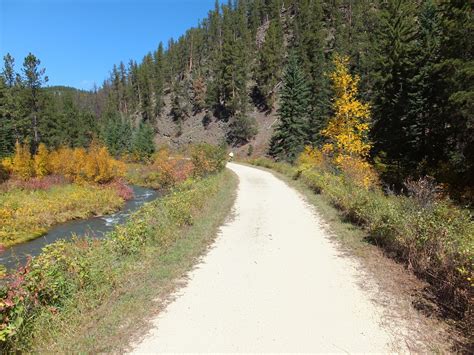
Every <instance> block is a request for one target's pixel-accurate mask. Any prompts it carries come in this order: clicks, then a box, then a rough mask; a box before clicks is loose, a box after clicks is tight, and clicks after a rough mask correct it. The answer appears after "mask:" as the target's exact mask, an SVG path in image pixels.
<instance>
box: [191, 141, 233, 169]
mask: <svg viewBox="0 0 474 355" xmlns="http://www.w3.org/2000/svg"><path fill="white" fill-rule="evenodd" d="M191 161H192V163H193V165H194V175H195V176H199V177H203V176H207V175H209V174H212V173H216V172H219V171H221V170H223V169H224V168H225V165H226V163H227V154H226V151H225V149H223V148H222V147H217V146H214V145H211V144H207V143H202V144H198V145H196V146H194V147H192V148H191Z"/></svg>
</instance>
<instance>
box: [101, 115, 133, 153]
mask: <svg viewBox="0 0 474 355" xmlns="http://www.w3.org/2000/svg"><path fill="white" fill-rule="evenodd" d="M105 122H106V123H105V125H104V127H103V128H102V139H103V141H104V143H105V145H106V146H107V148H108V149H109V152H110V153H111V154H112V155H114V156H119V155H122V154H127V153H130V152H131V142H132V128H131V126H130V123H129V120H128V119H127V118H125V117H121V116H120V115H119V114H118V113H112V114H110V113H109V114H107V115H106V117H105Z"/></svg>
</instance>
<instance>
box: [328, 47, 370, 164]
mask: <svg viewBox="0 0 474 355" xmlns="http://www.w3.org/2000/svg"><path fill="white" fill-rule="evenodd" d="M334 67H335V69H334V71H333V72H332V73H331V75H330V78H331V81H332V84H333V88H334V91H335V99H334V103H333V111H334V116H333V117H332V118H331V119H330V120H329V122H328V125H327V127H326V128H325V129H323V130H322V131H321V134H322V135H323V136H324V137H326V138H327V143H326V144H325V145H324V147H323V151H324V152H325V153H328V154H329V155H331V156H332V157H333V158H334V161H335V163H336V164H337V165H339V164H340V163H341V162H342V161H343V160H344V157H347V156H349V157H351V158H362V159H365V158H366V157H367V155H368V154H369V151H370V148H371V144H370V143H369V141H368V139H367V135H368V132H369V123H370V107H369V105H368V104H367V103H363V102H361V101H359V100H358V98H357V94H358V89H357V85H358V83H359V77H358V76H357V75H355V76H352V75H351V74H350V72H349V69H348V67H349V57H347V56H339V55H336V56H335V58H334Z"/></svg>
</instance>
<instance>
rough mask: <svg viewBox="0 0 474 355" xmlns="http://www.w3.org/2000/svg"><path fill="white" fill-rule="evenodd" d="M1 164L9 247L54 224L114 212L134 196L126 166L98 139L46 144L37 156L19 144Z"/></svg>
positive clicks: (1, 239)
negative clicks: (51, 147)
mask: <svg viewBox="0 0 474 355" xmlns="http://www.w3.org/2000/svg"><path fill="white" fill-rule="evenodd" d="M0 166H2V170H3V172H4V179H6V181H4V182H3V183H2V184H0V244H1V245H3V247H9V246H12V245H14V244H18V243H22V242H25V241H27V240H30V239H34V238H37V237H38V236H40V235H42V234H44V233H45V232H46V231H47V230H48V228H50V227H51V226H53V225H55V224H58V223H61V222H65V221H69V220H73V219H78V218H86V217H89V216H92V215H102V214H107V213H111V212H113V211H115V210H117V209H118V208H120V207H121V206H122V205H123V202H124V200H127V199H130V198H131V197H132V192H131V190H130V188H129V187H127V186H126V185H125V184H124V183H123V181H122V180H120V179H121V177H122V176H123V175H124V171H125V164H123V163H121V162H119V161H117V160H115V159H113V158H112V157H111V156H110V155H109V153H108V151H107V149H106V148H105V147H102V146H100V145H98V144H96V143H93V144H92V145H91V146H90V147H89V149H84V148H75V149H71V148H60V149H58V150H53V151H49V150H48V149H47V148H46V146H45V145H44V144H40V145H39V148H38V152H37V153H36V154H35V155H31V153H30V148H29V146H28V145H26V144H20V143H18V142H17V144H16V148H15V152H14V155H13V156H12V157H10V158H4V159H3V160H2V161H1V163H0Z"/></svg>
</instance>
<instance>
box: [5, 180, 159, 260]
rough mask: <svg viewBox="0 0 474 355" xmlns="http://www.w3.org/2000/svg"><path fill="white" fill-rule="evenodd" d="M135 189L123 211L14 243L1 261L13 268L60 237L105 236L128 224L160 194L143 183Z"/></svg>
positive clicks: (82, 220)
mask: <svg viewBox="0 0 474 355" xmlns="http://www.w3.org/2000/svg"><path fill="white" fill-rule="evenodd" d="M131 188H132V189H133V193H134V198H133V199H131V200H129V201H127V202H126V203H125V205H124V206H123V208H122V209H121V210H120V211H118V212H115V213H114V214H110V215H106V216H100V217H91V218H88V219H81V220H74V221H70V222H66V223H62V224H59V225H57V226H54V227H53V228H51V229H50V230H49V231H48V233H46V234H45V235H43V236H42V237H39V238H36V239H33V240H30V241H28V242H25V243H22V244H17V245H14V246H12V247H11V248H8V249H7V250H5V251H4V252H0V264H3V265H4V266H5V267H6V268H7V269H13V268H15V267H16V266H17V265H18V264H23V263H24V262H25V260H26V258H27V257H28V255H31V256H35V255H38V254H39V253H40V252H41V249H42V248H43V247H44V246H46V245H48V244H51V243H53V242H55V241H56V240H58V239H70V238H71V237H72V236H73V235H75V236H77V237H84V236H86V235H87V236H89V237H92V238H102V237H103V236H104V235H105V234H106V233H107V232H109V231H111V230H112V229H114V227H115V226H116V225H118V224H123V223H125V222H126V221H127V219H128V217H129V216H130V214H132V213H133V212H135V211H136V210H138V209H139V208H140V207H141V206H143V205H144V204H145V203H146V202H150V201H153V200H154V199H156V198H157V197H158V193H157V192H156V191H155V190H151V189H147V188H143V187H139V186H131Z"/></svg>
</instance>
